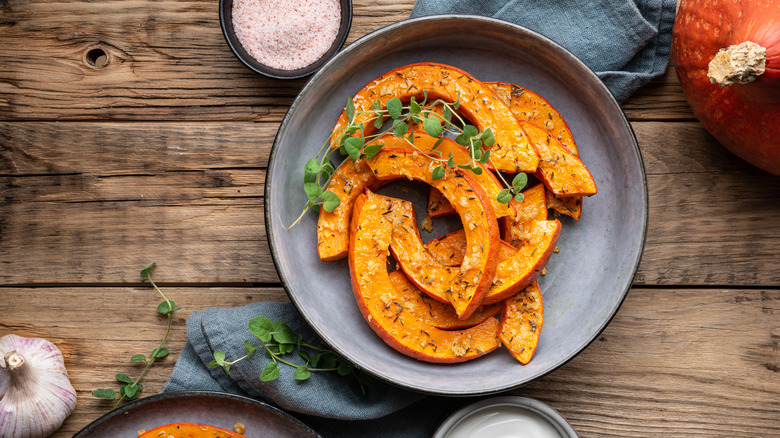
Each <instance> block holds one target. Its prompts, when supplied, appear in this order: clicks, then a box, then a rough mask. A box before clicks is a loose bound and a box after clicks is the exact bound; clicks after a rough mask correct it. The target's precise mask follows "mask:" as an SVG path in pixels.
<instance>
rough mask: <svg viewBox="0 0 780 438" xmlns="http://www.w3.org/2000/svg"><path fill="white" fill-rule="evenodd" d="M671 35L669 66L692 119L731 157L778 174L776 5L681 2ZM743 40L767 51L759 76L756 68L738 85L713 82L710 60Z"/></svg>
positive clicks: (779, 12)
mask: <svg viewBox="0 0 780 438" xmlns="http://www.w3.org/2000/svg"><path fill="white" fill-rule="evenodd" d="M672 35H673V40H672V52H671V59H672V64H673V65H674V67H675V71H676V72H677V76H678V78H679V79H680V85H681V86H682V89H683V92H684V93H685V97H686V99H687V101H688V104H689V105H690V106H691V110H692V111H693V114H694V116H696V118H697V119H698V120H699V121H700V122H701V124H702V125H703V126H704V128H706V129H707V131H709V132H710V133H711V134H712V136H713V137H715V139H717V140H718V141H719V142H720V143H721V144H722V145H723V146H724V147H726V148H727V149H728V150H730V151H731V152H732V153H734V154H735V155H737V156H739V157H741V158H742V159H744V160H745V161H747V162H749V163H751V164H753V165H754V166H757V167H759V168H761V169H764V170H766V171H768V172H770V173H773V174H775V175H780V135H778V127H779V126H780V109H778V108H780V2H778V1H777V0H734V1H731V0H730V1H725V0H707V1H703V0H682V1H680V6H679V10H678V12H677V16H676V18H675V22H674V28H673V31H672ZM745 42H752V43H755V44H756V47H759V49H758V50H760V48H763V49H765V50H766V60H765V66H764V70H763V73H759V72H760V67H759V66H755V68H753V70H754V71H752V72H751V71H749V69H748V70H746V71H745V72H744V73H745V75H744V76H743V77H742V78H740V80H738V81H737V83H734V84H731V85H726V83H727V82H723V81H722V78H720V77H719V75H711V76H712V80H715V81H716V82H722V83H723V84H724V85H719V83H713V82H712V81H711V79H710V78H709V77H708V72H709V66H710V62H711V61H713V59H715V58H716V55H717V57H719V58H723V57H724V55H725V57H726V58H730V57H731V56H732V53H729V52H726V53H727V54H726V53H722V54H721V55H718V52H719V51H720V50H721V49H726V50H727V51H728V50H729V48H730V47H731V46H738V45H740V44H742V43H745ZM737 64H738V65H739V64H742V65H744V64H743V63H741V62H737ZM740 82H744V83H740Z"/></svg>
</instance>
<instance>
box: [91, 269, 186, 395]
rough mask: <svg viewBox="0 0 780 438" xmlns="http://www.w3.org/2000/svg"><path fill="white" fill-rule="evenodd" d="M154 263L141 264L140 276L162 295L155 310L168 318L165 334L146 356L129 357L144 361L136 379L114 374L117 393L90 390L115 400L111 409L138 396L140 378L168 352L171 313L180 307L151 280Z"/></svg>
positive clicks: (141, 387)
mask: <svg viewBox="0 0 780 438" xmlns="http://www.w3.org/2000/svg"><path fill="white" fill-rule="evenodd" d="M155 264H156V263H155V262H152V263H151V264H150V265H148V266H145V265H141V268H142V269H141V278H144V279H146V280H149V283H150V284H151V285H152V287H154V289H155V290H156V291H157V292H158V293H159V294H160V296H162V298H163V300H164V301H163V302H161V303H160V304H159V305H158V306H157V312H158V313H161V314H163V315H165V316H166V317H167V318H168V327H167V328H166V330H165V336H163V338H162V341H160V344H159V345H158V346H157V348H155V349H153V350H152V351H151V353H150V354H149V357H148V358H147V357H146V355H144V354H140V353H139V354H135V355H133V356H132V357H131V358H130V361H131V362H144V368H143V370H141V374H139V375H138V377H137V378H136V379H132V378H130V377H129V376H128V375H127V374H121V373H120V374H117V375H116V379H117V380H118V381H119V382H120V383H122V386H120V388H119V393H117V392H116V391H114V390H113V389H110V388H98V389H95V390H94V391H92V395H93V396H94V397H97V398H102V399H107V400H115V401H116V402H115V403H114V407H113V408H112V409H116V408H117V407H118V406H119V405H120V403H122V401H123V400H127V401H130V400H134V399H136V398H138V395H139V394H140V393H141V391H142V390H143V385H141V379H143V378H144V376H145V375H146V373H147V372H148V371H149V368H151V367H152V364H153V363H154V361H155V360H156V359H161V358H163V357H165V356H167V355H168V353H169V351H168V349H167V348H165V347H164V345H165V342H166V341H167V340H168V336H169V335H170V334H171V326H172V325H173V313H174V312H176V311H177V310H179V309H181V307H177V306H176V303H175V302H174V301H173V300H169V299H168V297H166V296H165V294H164V293H163V292H162V290H160V288H159V287H157V285H156V284H155V283H154V280H152V270H154V267H155ZM117 396H118V397H117Z"/></svg>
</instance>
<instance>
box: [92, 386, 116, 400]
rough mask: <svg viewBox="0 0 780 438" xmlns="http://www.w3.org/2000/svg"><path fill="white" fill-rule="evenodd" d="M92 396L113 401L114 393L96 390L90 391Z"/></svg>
mask: <svg viewBox="0 0 780 438" xmlns="http://www.w3.org/2000/svg"><path fill="white" fill-rule="evenodd" d="M92 396H93V397H97V398H104V399H108V400H113V399H115V398H116V391H114V390H113V389H105V388H98V389H96V390H94V391H92Z"/></svg>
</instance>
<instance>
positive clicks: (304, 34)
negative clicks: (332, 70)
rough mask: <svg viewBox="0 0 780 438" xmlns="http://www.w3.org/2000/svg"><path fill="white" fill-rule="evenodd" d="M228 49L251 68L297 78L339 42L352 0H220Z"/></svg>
mask: <svg viewBox="0 0 780 438" xmlns="http://www.w3.org/2000/svg"><path fill="white" fill-rule="evenodd" d="M219 21H220V24H221V26H222V33H223V34H224V35H225V40H227V43H228V45H229V46H230V49H231V50H232V51H233V53H234V54H235V55H236V57H237V58H238V59H239V60H240V61H241V62H242V63H244V65H246V66H247V67H249V68H250V69H251V70H253V71H255V72H257V73H260V74H262V75H265V76H268V77H271V78H276V79H297V78H302V77H306V76H309V75H311V74H312V73H314V72H316V71H317V70H319V69H320V67H322V66H323V65H324V64H325V63H326V62H327V61H328V60H329V59H330V58H331V57H333V55H335V54H336V52H338V51H339V50H340V49H341V47H342V46H343V45H344V42H345V41H346V39H347V35H348V34H349V29H350V27H351V25H352V1H351V0H316V1H312V0H220V2H219Z"/></svg>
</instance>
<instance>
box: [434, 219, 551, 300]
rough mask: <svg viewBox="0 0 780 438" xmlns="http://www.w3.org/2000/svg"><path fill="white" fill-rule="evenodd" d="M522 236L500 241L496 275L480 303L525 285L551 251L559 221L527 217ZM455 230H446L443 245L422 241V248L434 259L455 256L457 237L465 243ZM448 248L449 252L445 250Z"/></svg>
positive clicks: (546, 260)
mask: <svg viewBox="0 0 780 438" xmlns="http://www.w3.org/2000/svg"><path fill="white" fill-rule="evenodd" d="M526 227H527V232H526V235H525V237H524V239H523V240H522V241H521V242H520V243H519V244H518V247H517V248H515V247H513V246H511V245H509V244H508V243H505V242H503V241H502V242H503V244H502V247H501V252H500V253H499V254H500V255H499V263H498V268H497V270H496V276H495V277H494V279H493V284H492V285H491V287H490V290H489V291H488V293H487V295H486V296H485V298H484V299H483V300H482V303H483V304H493V303H497V302H499V301H501V300H504V299H506V298H508V297H510V296H512V295H514V294H515V293H516V292H518V291H520V290H522V289H523V288H524V287H526V286H528V284H529V283H531V282H532V281H533V280H535V279H536V278H537V277H538V276H539V273H540V272H541V271H542V269H544V267H545V265H547V262H548V261H549V260H550V257H551V256H552V254H553V253H554V252H555V245H556V244H557V243H558V237H559V236H560V233H561V223H560V221H558V220H552V221H529V222H527V224H526ZM460 233H461V231H456V232H453V233H450V234H447V235H446V236H447V239H448V240H450V242H449V244H447V245H435V244H430V242H429V244H428V245H426V249H427V250H428V251H429V252H430V253H431V255H432V256H433V257H434V258H435V259H439V260H441V259H449V258H456V257H457V256H458V253H459V251H458V250H456V249H453V248H454V247H455V246H456V245H457V242H458V240H460V242H462V244H465V237H464V235H463V234H460ZM449 250H452V251H453V252H454V255H453V253H448V252H447V251H449Z"/></svg>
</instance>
